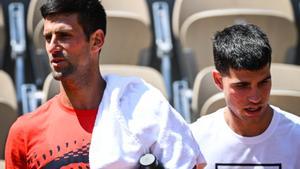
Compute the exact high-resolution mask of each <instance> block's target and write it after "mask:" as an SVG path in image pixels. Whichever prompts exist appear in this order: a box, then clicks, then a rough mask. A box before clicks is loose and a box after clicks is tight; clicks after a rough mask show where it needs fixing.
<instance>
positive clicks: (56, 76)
mask: <svg viewBox="0 0 300 169" xmlns="http://www.w3.org/2000/svg"><path fill="white" fill-rule="evenodd" d="M52 76H53V78H54V79H55V80H59V81H60V80H62V78H63V73H61V72H52Z"/></svg>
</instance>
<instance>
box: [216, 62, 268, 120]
mask: <svg viewBox="0 0 300 169" xmlns="http://www.w3.org/2000/svg"><path fill="white" fill-rule="evenodd" d="M219 80H220V85H219V87H220V88H221V89H222V90H223V92H224V95H225V100H226V104H227V107H228V109H229V110H230V112H231V114H230V115H232V116H233V117H234V118H235V119H238V120H239V121H240V122H245V123H259V122H261V121H266V119H265V118H267V117H270V116H269V115H268V112H269V111H270V109H269V104H268V102H269V96H270V90H271V75H270V67H269V66H268V65H267V66H265V67H264V68H262V69H260V70H258V71H248V70H240V71H237V70H234V69H230V71H229V75H228V76H223V77H220V79H219Z"/></svg>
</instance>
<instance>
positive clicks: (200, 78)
mask: <svg viewBox="0 0 300 169" xmlns="http://www.w3.org/2000/svg"><path fill="white" fill-rule="evenodd" d="M213 69H215V68H214V66H209V67H206V68H204V69H202V70H201V71H200V72H199V73H198V74H197V76H196V78H195V80H194V85H193V95H192V106H191V108H192V115H191V118H192V121H194V120H196V119H197V118H198V117H199V112H200V110H201V108H202V106H203V104H204V103H205V101H206V100H207V99H208V98H209V97H211V96H212V95H214V94H216V93H218V92H220V91H219V90H218V89H217V87H216V86H215V84H214V80H213V77H212V73H211V71H212V70H213Z"/></svg>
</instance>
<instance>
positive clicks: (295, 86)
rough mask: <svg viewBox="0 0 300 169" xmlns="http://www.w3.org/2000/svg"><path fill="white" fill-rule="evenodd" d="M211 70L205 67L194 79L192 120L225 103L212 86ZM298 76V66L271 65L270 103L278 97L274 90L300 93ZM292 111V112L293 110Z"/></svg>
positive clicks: (211, 67) (299, 71)
mask: <svg viewBox="0 0 300 169" xmlns="http://www.w3.org/2000/svg"><path fill="white" fill-rule="evenodd" d="M213 69H214V66H209V67H206V68H204V69H203V70H202V71H200V72H199V73H198V74H197V76H196V78H195V81H194V86H193V96H192V106H191V107H192V112H193V116H192V117H193V118H192V119H193V120H195V119H197V118H198V117H199V113H200V115H203V114H205V113H206V112H213V111H212V110H216V109H215V108H219V106H220V105H222V106H225V101H224V100H222V99H223V97H224V96H223V94H222V93H220V91H219V90H218V89H217V88H216V86H215V85H214V80H213V77H212V74H211V71H212V70H213ZM299 75H300V66H299V65H291V64H283V63H272V64H271V76H272V91H271V95H272V97H271V98H270V100H271V101H272V102H271V103H273V102H274V105H276V104H277V103H278V102H275V101H277V100H278V99H275V96H276V97H279V96H277V95H275V94H276V92H274V91H275V90H277V91H279V90H285V91H296V92H298V91H299V92H300V78H299ZM272 92H273V93H272ZM214 95H215V96H214ZM289 97H291V96H289ZM273 98H274V99H273ZM281 98H282V97H281ZM275 103H276V104H275ZM299 105H300V102H299ZM282 107H284V108H285V107H287V106H284V105H282ZM202 109H203V110H202ZM287 110H289V109H287ZM292 110H293V111H294V110H295V109H292ZM294 112H295V111H294Z"/></svg>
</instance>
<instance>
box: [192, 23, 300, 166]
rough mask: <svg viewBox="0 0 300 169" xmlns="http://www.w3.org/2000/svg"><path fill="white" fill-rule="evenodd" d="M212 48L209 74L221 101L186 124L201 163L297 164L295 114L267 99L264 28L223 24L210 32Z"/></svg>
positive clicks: (299, 130) (299, 134)
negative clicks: (212, 65)
mask: <svg viewBox="0 0 300 169" xmlns="http://www.w3.org/2000/svg"><path fill="white" fill-rule="evenodd" d="M213 54H214V62H215V68H216V70H214V71H213V72H212V76H213V79H214V82H215V84H216V86H217V87H218V88H219V90H221V91H223V93H224V96H225V101H226V107H224V108H221V109H219V110H217V111H216V112H214V113H212V114H209V115H206V116H203V117H200V118H199V119H198V120H197V121H196V122H195V123H193V124H192V125H191V129H192V132H193V134H194V136H195V138H196V140H197V142H198V145H199V147H200V148H201V151H202V153H203V155H204V158H205V160H206V161H207V166H206V168H208V169H225V168H230V169H242V168H247V169H248V168H249V169H250V168H272V169H275V168H276V169H280V168H284V169H295V168H300V160H299V159H300V153H299V149H300V142H299V141H298V140H299V138H300V119H299V117H297V116H295V115H293V114H290V113H288V112H285V111H284V110H281V109H280V108H278V107H275V106H271V105H269V96H270V90H271V84H272V82H271V73H270V66H271V54H272V50H271V47H270V44H269V41H268V38H267V36H266V34H265V33H263V32H262V30H261V29H260V28H259V27H257V26H255V25H252V24H245V25H233V26H230V27H227V28H225V29H224V30H222V31H220V32H217V33H216V34H215V36H214V39H213Z"/></svg>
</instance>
